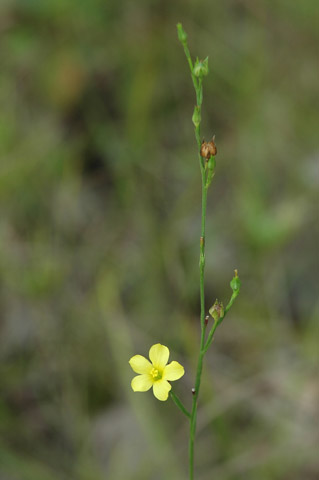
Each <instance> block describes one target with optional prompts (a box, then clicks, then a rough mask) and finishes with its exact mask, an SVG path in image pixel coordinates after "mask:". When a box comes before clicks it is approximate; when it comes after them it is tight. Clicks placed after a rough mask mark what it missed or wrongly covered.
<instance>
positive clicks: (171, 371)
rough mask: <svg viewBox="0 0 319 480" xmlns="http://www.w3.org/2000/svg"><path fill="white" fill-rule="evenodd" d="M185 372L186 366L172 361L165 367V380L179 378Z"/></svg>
mask: <svg viewBox="0 0 319 480" xmlns="http://www.w3.org/2000/svg"><path fill="white" fill-rule="evenodd" d="M184 373H185V370H184V367H182V365H181V364H180V363H178V362H171V363H169V364H168V365H166V367H165V368H164V372H163V379H164V380H170V381H171V380H178V379H179V378H181V377H182V376H183V375H184Z"/></svg>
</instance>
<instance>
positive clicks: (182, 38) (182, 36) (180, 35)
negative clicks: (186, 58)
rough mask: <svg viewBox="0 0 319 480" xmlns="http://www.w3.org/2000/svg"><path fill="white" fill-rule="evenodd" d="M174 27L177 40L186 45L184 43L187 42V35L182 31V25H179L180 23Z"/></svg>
mask: <svg viewBox="0 0 319 480" xmlns="http://www.w3.org/2000/svg"><path fill="white" fill-rule="evenodd" d="M176 27H177V36H178V40H179V41H180V42H181V43H186V41H187V33H186V32H185V30H183V27H182V24H181V23H178V24H177V25H176Z"/></svg>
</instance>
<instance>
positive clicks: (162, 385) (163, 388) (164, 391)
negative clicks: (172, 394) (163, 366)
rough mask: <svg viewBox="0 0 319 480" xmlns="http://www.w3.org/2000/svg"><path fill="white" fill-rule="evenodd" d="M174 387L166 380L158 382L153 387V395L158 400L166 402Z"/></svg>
mask: <svg viewBox="0 0 319 480" xmlns="http://www.w3.org/2000/svg"><path fill="white" fill-rule="evenodd" d="M171 388H172V386H171V385H170V384H169V383H168V382H167V381H166V380H163V379H162V380H158V381H157V382H155V383H154V385H153V393H154V395H155V397H156V398H157V399H158V400H161V401H162V402H165V400H167V398H168V393H169V391H170V389H171Z"/></svg>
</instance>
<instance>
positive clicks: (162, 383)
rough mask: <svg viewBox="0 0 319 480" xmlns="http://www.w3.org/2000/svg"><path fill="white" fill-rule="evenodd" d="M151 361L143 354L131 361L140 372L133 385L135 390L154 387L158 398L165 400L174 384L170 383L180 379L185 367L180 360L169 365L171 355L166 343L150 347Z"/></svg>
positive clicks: (145, 389)
mask: <svg viewBox="0 0 319 480" xmlns="http://www.w3.org/2000/svg"><path fill="white" fill-rule="evenodd" d="M149 357H150V360H151V362H152V363H151V362H149V361H148V360H147V359H146V358H145V357H143V356H142V355H134V357H132V358H131V359H130V361H129V364H130V365H131V367H132V369H133V370H134V372H135V373H139V374H140V375H138V376H137V377H134V378H133V380H132V382H131V386H132V389H133V390H134V392H147V390H149V389H150V388H151V387H153V393H154V395H155V397H156V398H158V400H161V401H163V402H164V401H165V400H167V398H168V393H169V391H170V390H171V388H172V386H171V384H170V383H168V380H169V381H170V382H171V381H173V380H178V379H179V378H181V377H182V376H183V375H184V373H185V370H184V367H182V365H180V364H179V363H178V362H171V363H169V364H168V365H167V362H168V357H169V349H168V348H167V347H165V345H161V344H160V343H157V344H156V345H153V346H152V347H151V348H150V351H149Z"/></svg>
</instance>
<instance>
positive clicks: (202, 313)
mask: <svg viewBox="0 0 319 480" xmlns="http://www.w3.org/2000/svg"><path fill="white" fill-rule="evenodd" d="M201 174H202V229H201V238H200V253H199V271H200V281H199V284H200V323H201V340H200V349H199V355H198V361H197V371H196V379H195V390H194V391H193V405H192V413H191V419H190V436H189V478H190V480H193V479H194V442H195V434H196V420H197V400H198V395H199V389H200V382H201V375H202V369H203V359H204V355H205V350H204V346H205V334H206V328H207V326H206V324H205V290H204V278H205V231H206V207H207V187H206V175H205V169H204V167H203V166H202V162H201Z"/></svg>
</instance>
